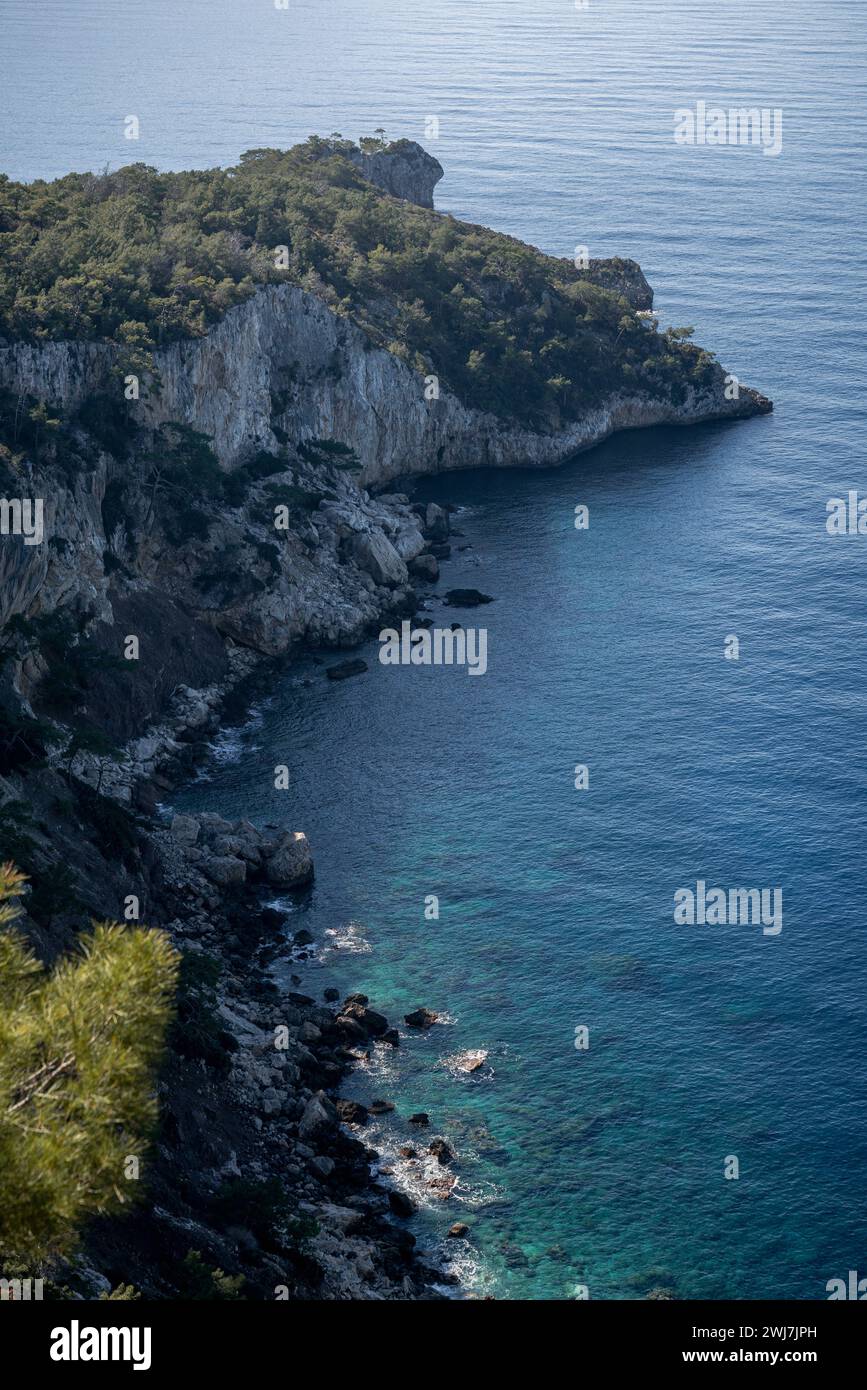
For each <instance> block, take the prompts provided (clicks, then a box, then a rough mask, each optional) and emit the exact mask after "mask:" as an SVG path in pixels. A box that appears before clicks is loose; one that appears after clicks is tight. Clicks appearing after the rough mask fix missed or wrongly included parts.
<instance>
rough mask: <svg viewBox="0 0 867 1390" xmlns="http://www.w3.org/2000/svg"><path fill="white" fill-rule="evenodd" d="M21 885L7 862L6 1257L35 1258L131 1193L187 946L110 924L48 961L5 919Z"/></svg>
mask: <svg viewBox="0 0 867 1390" xmlns="http://www.w3.org/2000/svg"><path fill="white" fill-rule="evenodd" d="M23 884H24V877H23V875H21V874H20V873H18V872H17V870H16V869H15V868H14V867H13V865H11V864H6V865H3V866H0V1261H2V1260H4V1259H6V1260H8V1259H10V1258H15V1259H17V1260H19V1261H21V1260H29V1261H31V1262H32V1263H33V1264H36V1263H37V1262H40V1261H42V1260H44V1259H46V1258H48V1257H50V1256H52V1255H56V1254H63V1253H69V1252H70V1251H71V1250H72V1249H74V1246H75V1243H76V1239H77V1236H78V1233H79V1231H80V1229H81V1226H82V1224H83V1223H84V1221H86V1220H87V1218H88V1217H90V1216H93V1215H97V1214H99V1213H105V1212H116V1211H118V1210H119V1209H121V1208H122V1207H123V1206H124V1205H125V1204H126V1203H128V1202H130V1201H131V1200H132V1199H133V1198H134V1197H135V1195H136V1191H137V1189H138V1183H137V1182H136V1181H134V1178H135V1176H137V1174H138V1172H139V1171H140V1170H139V1162H140V1160H141V1157H142V1153H143V1149H144V1147H145V1144H146V1141H147V1138H148V1135H149V1133H150V1131H151V1130H152V1127H153V1124H154V1121H155V1119H156V1098H155V1094H154V1078H155V1069H156V1065H157V1063H158V1061H159V1058H160V1054H161V1052H162V1049H163V1045H164V1041H165V1034H166V1028H167V1025H168V1022H169V1019H170V1016H171V1012H172V998H173V994H174V989H175V985H176V981H177V966H178V955H177V952H176V951H175V950H174V948H173V947H172V945H171V943H170V942H169V939H168V937H167V936H166V935H165V933H164V932H161V931H152V930H148V929H147V928H143V927H123V926H120V925H118V924H117V923H110V922H101V923H94V924H93V925H92V928H91V930H90V931H89V932H87V933H86V934H84V935H83V936H82V938H81V942H80V951H79V953H78V954H77V955H73V956H69V957H66V958H64V959H63V960H61V961H60V962H59V963H58V964H57V965H56V966H55V967H54V969H53V970H51V971H47V970H45V969H44V968H43V967H42V965H41V964H40V963H39V962H38V961H37V960H36V958H35V957H34V956H33V954H32V952H31V951H30V950H29V948H28V946H27V943H26V942H25V940H24V938H23V937H22V936H21V934H20V933H19V932H18V931H17V930H16V929H15V928H14V927H11V926H10V923H12V922H13V921H14V919H15V918H16V917H17V916H18V915H19V909H18V908H17V906H16V905H15V904H14V901H13V900H14V899H15V898H16V897H17V896H19V895H20V893H21V890H22V887H23ZM135 1160H138V1161H139V1162H135Z"/></svg>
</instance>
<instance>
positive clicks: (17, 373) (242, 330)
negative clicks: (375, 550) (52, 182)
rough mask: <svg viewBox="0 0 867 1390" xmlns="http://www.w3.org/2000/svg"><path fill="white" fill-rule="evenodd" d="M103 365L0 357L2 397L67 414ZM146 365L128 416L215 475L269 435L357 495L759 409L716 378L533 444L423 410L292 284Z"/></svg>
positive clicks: (405, 384) (752, 396)
mask: <svg viewBox="0 0 867 1390" xmlns="http://www.w3.org/2000/svg"><path fill="white" fill-rule="evenodd" d="M648 331H650V330H648ZM113 358H114V354H113V352H112V350H111V349H110V348H109V347H107V346H104V345H100V344H78V343H72V344H69V343H46V344H45V345H44V346H38V347H37V346H33V345H31V344H14V345H6V346H0V386H4V387H6V388H7V389H9V390H12V391H15V392H23V393H26V394H29V395H31V396H34V397H36V398H37V399H38V400H44V401H49V402H52V403H55V402H58V403H61V404H62V405H64V406H65V407H67V408H70V407H74V406H77V405H81V404H82V403H83V402H84V401H85V400H87V399H88V398H89V397H90V396H92V395H94V394H97V393H100V392H102V391H104V390H105V389H106V388H107V386H108V383H109V380H110V374H111V371H112V364H113ZM155 365H156V368H157V371H158V373H159V378H160V382H161V388H160V392H159V394H158V395H157V394H155V393H153V394H151V395H150V396H149V397H148V398H147V399H143V400H142V401H141V402H140V403H139V407H138V409H137V411H136V412H135V413H137V414H138V415H139V416H140V418H141V419H142V421H143V422H144V423H147V424H149V425H152V426H155V425H159V424H163V423H166V422H168V421H182V422H183V423H185V424H187V425H191V426H194V427H195V428H196V429H197V430H200V431H203V432H204V433H206V434H208V435H209V436H211V437H212V441H213V448H214V451H215V453H216V454H217V456H218V458H219V459H220V461H221V463H222V464H223V465H224V466H225V467H233V466H235V465H237V464H238V463H239V462H241V461H242V460H243V459H244V458H246V457H248V456H249V455H250V454H251V453H252V452H255V451H256V450H261V449H265V450H269V449H270V450H277V449H278V448H279V441H278V439H277V437H276V436H275V434H274V429H275V427H276V429H277V430H278V431H280V432H281V433H282V434H283V435H288V437H289V438H292V439H306V438H310V437H314V438H326V439H336V440H340V441H341V442H342V443H344V444H345V445H347V446H348V447H350V448H351V449H352V450H353V451H354V452H355V454H356V455H357V456H358V458H359V459H360V461H361V464H362V471H361V473H360V475H359V479H360V482H361V483H362V484H363V485H364V486H366V487H374V486H375V487H381V486H383V485H384V484H386V483H388V482H390V481H391V480H392V479H394V478H397V477H400V476H401V475H402V474H406V473H415V474H424V473H439V472H444V471H446V470H448V469H455V468H479V467H500V468H502V467H533V466H535V467H549V466H551V465H552V464H557V463H562V462H563V461H564V460H566V459H568V458H572V457H574V456H575V455H576V454H578V453H580V452H581V451H582V450H584V449H589V448H591V447H592V446H593V445H595V444H599V443H601V442H602V440H604V439H607V438H608V436H609V435H611V434H613V433H615V432H616V431H618V430H626V429H639V428H642V427H646V426H649V425H661V424H681V425H688V424H698V423H700V422H702V421H707V420H723V419H732V420H735V419H743V418H746V417H748V416H751V415H756V414H760V413H762V412H763V411H765V410H766V409H769V408H770V405H769V403H768V402H766V401H765V399H764V398H763V397H762V396H760V395H759V394H758V393H757V392H755V391H753V390H751V389H750V388H749V387H747V386H740V387H739V393H738V396H737V397H736V398H735V397H732V398H731V399H728V398H727V396H726V388H725V373H724V372H723V369H722V368H721V367H719V368H717V370H716V372H715V374H714V380H713V384H712V385H711V386H710V387H709V388H705V389H702V390H698V391H696V390H694V389H691V388H690V389H689V390H688V391H687V394H686V398H685V400H684V401H683V402H682V403H680V404H673V403H672V402H670V401H667V400H665V399H659V398H655V397H652V396H649V395H646V394H640V393H636V394H629V393H625V392H623V393H618V394H615V395H613V396H611V397H609V398H608V399H605V400H601V401H599V403H598V405H596V406H594V407H593V408H591V409H588V410H587V412H586V413H585V415H584V417H583V418H582V419H580V420H578V421H576V422H574V423H571V424H568V425H567V426H565V427H564V428H562V429H559V430H555V431H553V432H550V433H540V432H537V431H534V430H531V429H529V428H526V427H523V426H519V425H515V424H511V423H509V422H508V421H506V420H504V419H503V418H502V417H500V416H496V415H492V414H490V413H488V412H485V411H481V410H477V409H475V408H474V407H473V406H472V405H469V404H467V403H465V402H463V401H461V400H459V399H458V398H457V397H456V396H454V395H452V394H451V393H450V392H448V391H446V390H441V391H440V394H439V397H438V398H437V399H432V400H426V399H425V394H424V382H423V380H422V379H421V378H420V377H419V376H418V375H417V373H416V372H414V371H413V370H412V369H411V368H410V367H408V366H407V365H406V363H404V362H403V361H401V360H400V359H399V358H398V357H395V356H394V355H393V354H392V353H390V352H386V351H385V350H384V349H382V348H376V347H372V346H371V343H370V341H369V339H368V338H367V337H366V335H365V334H364V333H363V332H362V330H361V329H360V328H358V327H356V326H355V325H354V324H353V323H351V322H350V321H349V320H348V319H346V318H343V317H341V316H339V315H337V314H335V313H334V312H333V311H332V310H331V309H329V307H328V306H327V305H326V304H325V303H323V301H322V300H321V299H319V298H317V297H316V296H315V295H313V294H311V293H309V292H308V291H306V290H302V289H299V288H296V287H295V286H290V285H275V286H267V287H265V288H263V289H261V290H259V291H258V292H257V293H256V294H255V295H254V296H253V297H252V298H251V299H250V300H248V301H247V302H246V303H245V304H241V305H238V306H237V307H236V308H234V309H230V310H229V312H228V313H227V314H226V316H225V318H224V319H223V320H222V321H221V322H220V323H218V324H217V325H216V326H215V327H214V328H213V329H211V331H210V332H209V333H207V334H206V335H205V337H203V338H197V339H191V340H187V341H185V342H180V343H173V344H172V345H171V346H169V347H167V348H164V349H162V350H160V351H159V352H157V353H156V354H155Z"/></svg>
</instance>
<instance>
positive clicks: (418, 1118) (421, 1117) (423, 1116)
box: [409, 1110, 430, 1126]
mask: <svg viewBox="0 0 867 1390" xmlns="http://www.w3.org/2000/svg"><path fill="white" fill-rule="evenodd" d="M409 1122H410V1124H411V1125H421V1126H424V1125H429V1124H430V1115H429V1114H428V1113H427V1111H426V1110H417V1111H416V1113H415V1114H414V1115H410V1117H409Z"/></svg>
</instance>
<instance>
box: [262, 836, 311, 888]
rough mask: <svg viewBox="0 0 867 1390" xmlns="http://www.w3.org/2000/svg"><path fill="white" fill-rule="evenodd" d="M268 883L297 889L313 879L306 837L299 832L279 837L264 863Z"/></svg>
mask: <svg viewBox="0 0 867 1390" xmlns="http://www.w3.org/2000/svg"><path fill="white" fill-rule="evenodd" d="M265 873H266V876H267V878H268V882H269V883H279V884H283V885H284V886H286V887H297V886H300V885H301V884H304V883H309V882H310V880H311V879H312V878H313V856H312V854H311V852H310V845H309V843H308V840H307V836H306V835H305V834H304V833H303V831H301V830H289V831H286V833H285V834H283V835H281V836H280V838H279V840H278V841H277V842H276V844H275V845H274V847H273V849H272V850H271V852H270V853H269V854H268V858H267V859H266V861H265Z"/></svg>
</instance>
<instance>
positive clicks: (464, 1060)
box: [445, 1048, 488, 1072]
mask: <svg viewBox="0 0 867 1390" xmlns="http://www.w3.org/2000/svg"><path fill="white" fill-rule="evenodd" d="M487 1060H488V1054H487V1052H485V1051H484V1050H483V1049H482V1048H478V1049H476V1050H475V1051H470V1052H456V1053H455V1055H454V1057H447V1058H446V1059H445V1065H446V1066H447V1067H451V1069H452V1070H453V1071H463V1072H473V1071H478V1070H479V1068H480V1067H483V1066H484V1065H485V1062H487Z"/></svg>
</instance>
